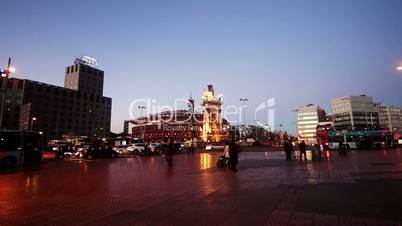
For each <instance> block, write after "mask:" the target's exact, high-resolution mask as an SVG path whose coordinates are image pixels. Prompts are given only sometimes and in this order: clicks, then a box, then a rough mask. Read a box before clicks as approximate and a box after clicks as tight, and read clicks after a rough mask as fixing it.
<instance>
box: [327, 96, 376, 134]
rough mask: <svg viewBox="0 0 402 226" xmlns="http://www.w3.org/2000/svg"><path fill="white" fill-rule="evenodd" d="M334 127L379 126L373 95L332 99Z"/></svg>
mask: <svg viewBox="0 0 402 226" xmlns="http://www.w3.org/2000/svg"><path fill="white" fill-rule="evenodd" d="M332 112H333V117H334V127H335V129H338V130H347V129H351V130H371V129H377V128H379V126H380V121H379V113H378V105H377V104H375V103H374V100H373V97H370V96H366V95H361V96H345V97H338V98H335V99H333V100H332Z"/></svg>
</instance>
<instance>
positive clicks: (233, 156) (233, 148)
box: [229, 140, 239, 172]
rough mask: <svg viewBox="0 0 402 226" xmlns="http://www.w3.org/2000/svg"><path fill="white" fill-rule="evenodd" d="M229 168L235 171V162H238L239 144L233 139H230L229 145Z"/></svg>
mask: <svg viewBox="0 0 402 226" xmlns="http://www.w3.org/2000/svg"><path fill="white" fill-rule="evenodd" d="M229 158H230V160H229V168H230V169H231V170H232V171H233V172H237V168H236V166H237V164H238V163H239V146H238V145H237V144H236V142H235V141H234V140H231V141H230V145H229Z"/></svg>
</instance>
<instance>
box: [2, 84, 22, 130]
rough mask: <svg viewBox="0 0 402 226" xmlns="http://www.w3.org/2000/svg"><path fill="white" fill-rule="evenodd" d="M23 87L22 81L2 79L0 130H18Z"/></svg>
mask: <svg viewBox="0 0 402 226" xmlns="http://www.w3.org/2000/svg"><path fill="white" fill-rule="evenodd" d="M23 86H24V82H23V80H21V79H16V78H10V79H7V78H6V77H1V78H0V129H10V130H17V129H18V126H19V119H20V109H21V103H22V93H23V92H22V91H23Z"/></svg>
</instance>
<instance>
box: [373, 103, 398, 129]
mask: <svg viewBox="0 0 402 226" xmlns="http://www.w3.org/2000/svg"><path fill="white" fill-rule="evenodd" d="M378 108H379V116H380V126H381V128H387V129H389V130H390V132H396V133H401V132H402V106H395V105H383V104H380V105H379V107H378Z"/></svg>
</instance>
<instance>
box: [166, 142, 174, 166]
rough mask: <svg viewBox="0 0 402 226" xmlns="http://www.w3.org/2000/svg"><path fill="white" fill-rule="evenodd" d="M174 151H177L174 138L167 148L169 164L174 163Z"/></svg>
mask: <svg viewBox="0 0 402 226" xmlns="http://www.w3.org/2000/svg"><path fill="white" fill-rule="evenodd" d="M174 152H175V147H174V141H173V139H172V140H170V142H169V145H168V149H167V152H166V156H165V158H166V161H167V163H168V166H172V165H173V153H174Z"/></svg>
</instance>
